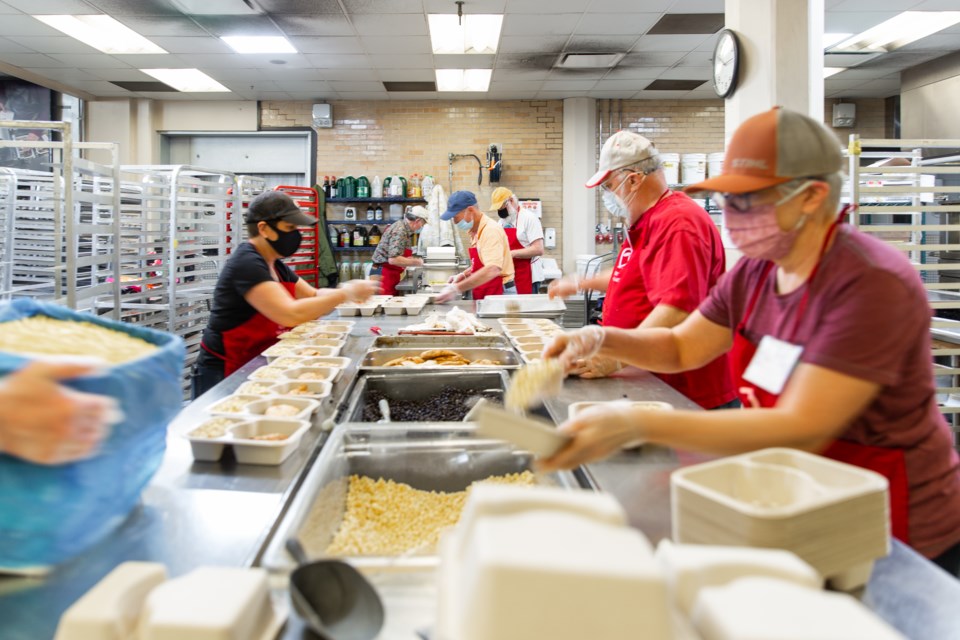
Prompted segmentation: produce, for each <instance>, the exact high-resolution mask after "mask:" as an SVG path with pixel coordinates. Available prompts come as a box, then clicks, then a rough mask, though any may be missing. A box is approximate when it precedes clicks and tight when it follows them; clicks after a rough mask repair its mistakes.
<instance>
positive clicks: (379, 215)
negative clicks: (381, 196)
mask: <svg viewBox="0 0 960 640" xmlns="http://www.w3.org/2000/svg"><path fill="white" fill-rule="evenodd" d="M373 219H374V220H383V207H381V206H380V205H379V204H378V205H377V208H376V210H375V211H374V212H373Z"/></svg>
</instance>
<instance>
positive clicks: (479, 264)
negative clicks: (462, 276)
mask: <svg viewBox="0 0 960 640" xmlns="http://www.w3.org/2000/svg"><path fill="white" fill-rule="evenodd" d="M480 233H483V232H482V231H481V232H480ZM477 240H478V241H479V240H480V234H477ZM480 269H483V261H482V260H480V252H479V251H477V248H476V247H470V270H471V271H472V272H473V273H476V272H477V271H480ZM502 295H503V277H502V276H500V275H498V276H496V277H494V278H491V279H490V281H489V282H484V283H483V284H481V285H478V286H476V287H474V288H473V299H474V300H483V299H484V298H486V297H487V296H502Z"/></svg>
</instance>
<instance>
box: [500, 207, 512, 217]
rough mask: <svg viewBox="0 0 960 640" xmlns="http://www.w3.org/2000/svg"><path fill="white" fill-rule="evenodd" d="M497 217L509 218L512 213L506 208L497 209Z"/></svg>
mask: <svg viewBox="0 0 960 640" xmlns="http://www.w3.org/2000/svg"><path fill="white" fill-rule="evenodd" d="M497 215H498V216H500V217H501V218H509V217H510V212H509V211H507V208H506V207H502V208H500V209H497Z"/></svg>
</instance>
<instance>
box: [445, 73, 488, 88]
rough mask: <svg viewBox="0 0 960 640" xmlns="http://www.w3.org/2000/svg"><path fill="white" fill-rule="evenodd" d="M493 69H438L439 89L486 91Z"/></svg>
mask: <svg viewBox="0 0 960 640" xmlns="http://www.w3.org/2000/svg"><path fill="white" fill-rule="evenodd" d="M492 73H493V70H492V69H437V70H436V74H437V91H486V90H487V89H489V88H490V75H491V74H492Z"/></svg>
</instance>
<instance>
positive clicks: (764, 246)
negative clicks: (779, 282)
mask: <svg viewBox="0 0 960 640" xmlns="http://www.w3.org/2000/svg"><path fill="white" fill-rule="evenodd" d="M807 186H809V185H808V184H805V185H802V187H801V188H800V189H797V190H794V191H793V192H792V193H789V194H787V196H786V197H784V198H781V199H780V200H778V201H777V202H771V203H770V204H761V205H755V206H752V207H751V208H749V209H747V210H746V211H740V210H738V209H736V208H735V207H734V206H732V205H730V204H726V203H725V204H724V206H723V225H724V226H725V227H726V228H727V231H728V232H730V239H731V240H732V241H733V244H734V245H736V247H737V249H739V250H740V251H741V252H742V253H743V255H745V256H746V257H748V258H756V259H758V260H781V259H783V258H785V257H786V256H787V254H789V253H790V250H791V249H792V248H793V245H794V243H795V242H796V240H797V236H798V235H799V234H800V229H802V228H803V225H804V224H805V223H806V221H807V216H806V215H804V216H802V217H801V218H800V219H799V220H797V224H795V225H794V226H793V229H790V230H789V231H784V230H783V229H781V228H780V225H779V224H777V206H779V205H781V204H783V203H784V202H787V201H788V200H790V199H791V198H794V197H796V196H797V195H799V194H800V192H801V191H803V190H804V189H806V187H807Z"/></svg>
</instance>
